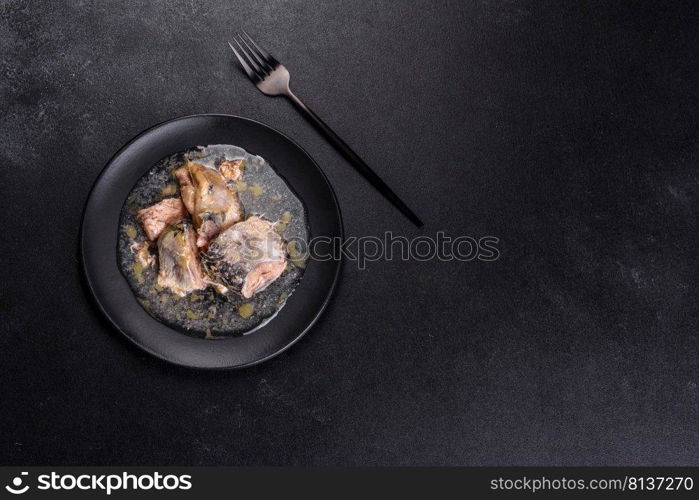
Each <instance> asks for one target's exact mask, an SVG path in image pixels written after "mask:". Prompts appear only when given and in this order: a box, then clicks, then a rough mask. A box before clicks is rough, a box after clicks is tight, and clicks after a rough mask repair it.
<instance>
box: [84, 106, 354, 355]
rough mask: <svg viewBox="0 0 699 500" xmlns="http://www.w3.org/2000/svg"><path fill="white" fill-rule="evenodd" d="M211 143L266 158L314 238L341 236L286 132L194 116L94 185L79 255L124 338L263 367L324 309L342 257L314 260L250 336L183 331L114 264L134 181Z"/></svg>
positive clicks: (150, 140) (336, 217)
mask: <svg viewBox="0 0 699 500" xmlns="http://www.w3.org/2000/svg"><path fill="white" fill-rule="evenodd" d="M208 144H234V145H236V146H240V147H242V148H244V149H246V150H247V151H248V152H250V153H252V154H257V155H260V156H262V157H263V158H265V159H266V160H267V161H268V162H269V163H270V164H271V165H272V167H273V168H275V169H276V171H277V172H278V173H279V174H280V175H281V176H282V177H283V178H284V179H286V181H287V183H288V184H289V185H290V186H291V188H292V189H293V190H294V191H295V192H296V194H297V195H298V196H299V198H300V199H301V200H302V201H303V202H304V204H305V205H306V209H307V217H308V225H309V229H310V234H309V236H310V238H315V237H319V236H325V237H330V238H335V237H342V234H343V230H342V218H341V216H340V209H339V206H338V204H337V199H336V197H335V193H334V192H333V189H332V187H331V186H330V184H329V183H328V180H327V178H326V177H325V175H324V174H323V172H322V171H321V170H320V168H319V167H318V165H317V164H316V163H315V162H314V161H313V160H312V159H311V157H310V156H309V155H308V154H307V153H306V152H305V151H304V150H303V149H301V147H300V146H299V145H298V144H296V143H295V142H294V141H292V140H291V139H289V138H288V137H287V136H285V135H284V134H282V133H280V132H278V131H277V130H274V129H273V128H271V127H268V126H266V125H263V124H261V123H259V122H256V121H254V120H249V119H247V118H240V117H237V116H230V115H195V116H187V117H183V118H177V119H174V120H171V121H168V122H165V123H161V124H159V125H156V126H155V127H153V128H150V129H148V130H146V131H145V132H143V133H141V134H140V135H138V136H137V137H136V138H134V139H133V140H132V141H131V142H129V143H128V144H127V145H126V146H124V147H123V148H122V149H121V150H120V151H119V152H118V153H117V154H116V155H115V156H114V157H113V158H112V159H111V161H110V162H109V163H108V164H107V166H106V167H105V168H104V170H103V171H102V173H101V174H100V175H99V177H98V178H97V181H95V185H94V186H93V188H92V191H91V192H90V196H89V198H88V200H87V204H86V206H85V213H84V215H83V221H82V231H81V233H82V234H81V250H82V252H81V253H82V261H83V267H84V270H85V274H86V276H87V282H88V285H89V287H90V290H91V291H92V293H93V294H94V296H95V298H96V300H97V303H98V304H99V306H100V308H101V309H102V311H103V312H104V314H105V315H106V316H107V317H108V318H109V320H110V321H111V322H112V323H113V324H114V326H115V327H116V328H117V329H118V330H119V331H121V332H122V333H123V334H124V335H126V337H128V338H129V339H131V340H132V341H133V342H134V343H136V344H137V345H138V346H140V347H141V348H143V349H145V350H146V351H148V352H150V353H152V354H154V355H155V356H158V357H160V358H162V359H164V360H167V361H170V362H172V363H176V364H178V365H184V366H190V367H196V368H241V367H244V366H250V365H253V364H256V363H260V362H262V361H265V360H267V359H270V358H271V357H273V356H275V355H277V354H279V353H280V352H282V351H284V350H285V349H287V348H288V347H289V346H291V345H292V344H293V343H294V342H296V341H297V340H298V339H299V338H301V336H303V334H304V333H306V331H308V329H309V328H310V327H311V326H312V325H313V323H315V321H316V320H317V319H318V317H319V316H320V314H321V313H322V312H323V310H324V309H325V306H326V305H327V303H328V301H329V300H330V296H331V294H332V292H333V289H334V288H335V284H336V283H337V279H338V275H339V270H340V261H339V260H327V261H320V260H312V259H311V260H309V261H308V264H307V267H306V271H305V272H304V275H303V278H302V279H301V282H300V284H299V285H298V287H297V288H296V290H295V291H294V293H293V294H292V295H291V297H289V299H288V301H287V303H286V305H285V306H284V307H283V308H282V309H281V310H280V311H279V313H278V314H277V315H276V316H275V317H274V318H273V319H272V320H271V321H270V322H268V323H267V324H266V325H264V326H263V327H261V328H258V329H257V330H255V331H254V332H252V333H250V334H249V335H244V336H240V337H232V338H226V339H215V340H206V339H201V338H194V337H189V336H187V335H184V334H182V333H179V332H177V331H175V330H173V329H171V328H169V327H168V326H166V325H164V324H163V323H160V322H159V321H157V320H156V319H154V318H153V317H151V316H150V315H149V314H148V313H147V312H146V311H145V310H143V308H142V307H141V306H140V305H139V303H138V302H137V301H136V298H135V296H134V294H133V292H132V291H131V288H130V287H129V284H128V282H127V281H126V279H125V278H124V276H123V275H122V274H121V272H120V271H119V268H118V264H117V233H118V226H119V216H120V212H121V209H122V206H123V204H124V201H125V200H126V197H127V196H128V194H129V192H130V191H131V189H132V188H133V186H134V185H135V184H136V181H137V180H138V179H139V178H140V177H141V176H142V175H143V174H144V173H145V172H146V171H147V170H148V169H150V168H151V167H152V166H153V165H154V164H155V163H157V162H158V161H160V160H161V159H163V158H165V157H166V156H169V155H172V154H174V153H178V152H181V151H186V150H188V149H191V148H193V147H196V146H205V145H208Z"/></svg>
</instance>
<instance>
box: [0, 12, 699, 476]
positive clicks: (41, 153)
mask: <svg viewBox="0 0 699 500" xmlns="http://www.w3.org/2000/svg"><path fill="white" fill-rule="evenodd" d="M0 13H1V22H0V51H1V52H2V63H1V64H2V65H1V68H0V69H1V74H2V78H1V79H0V106H1V108H2V113H1V114H0V135H1V137H2V146H1V148H0V161H1V163H2V167H1V172H2V186H3V188H2V196H3V210H2V212H1V213H2V215H1V216H0V217H1V219H0V222H1V223H2V228H3V233H4V235H3V238H2V252H1V253H0V255H2V262H3V264H4V266H3V268H4V276H3V281H2V283H3V285H2V288H1V291H0V313H1V314H2V321H1V328H2V332H0V374H1V377H2V393H1V394H2V401H1V404H0V416H1V421H2V426H0V463H3V464H29V463H42V464H45V463H46V464H47V463H50V464H68V463H86V464H106V463H120V464H121V463H140V464H170V463H172V464H475V465H485V464H520V465H536V464H585V465H604V464H619V465H631V464H692V465H698V464H699V462H698V461H697V446H698V445H699V436H698V435H697V432H698V431H697V417H698V414H697V413H698V412H697V408H698V405H699V388H698V384H699V374H698V369H699V364H698V363H699V361H698V360H699V356H698V355H697V354H699V353H698V341H697V330H698V328H697V327H698V321H699V319H698V315H697V300H696V299H697V286H696V285H697V284H696V277H697V254H696V247H697V240H698V238H697V227H696V221H697V192H698V190H699V186H698V185H699V179H698V178H697V168H696V165H697V160H698V153H699V151H698V145H699V140H698V137H697V109H699V107H697V89H698V88H699V85H698V83H699V82H698V81H697V66H696V56H697V48H698V47H697V45H698V42H697V38H696V29H695V28H696V26H697V21H698V20H697V11H696V7H695V6H693V5H692V3H690V2H687V3H686V4H682V3H675V2H673V3H672V6H670V5H667V6H666V5H665V3H664V2H663V3H659V2H639V3H637V4H636V6H635V7H633V8H632V7H628V6H626V5H625V4H622V3H607V2H601V3H596V2H584V3H582V2H581V3H580V4H578V5H576V4H574V3H568V2H538V1H522V2H511V1H503V2H489V1H473V2H410V3H408V2H405V3H402V2H401V3H400V4H399V3H397V2H388V1H373V0H372V1H364V0H361V1H356V2H342V3H340V2H322V1H298V2H282V1H278V2H260V1H252V0H246V1H240V2H238V1H209V2H193V1H156V2H134V3H130V2H106V1H104V2H59V1H57V2H43V3H42V4H41V5H40V4H39V2H26V1H7V0H5V1H2V2H0ZM239 27H245V28H246V29H247V30H248V31H249V32H250V33H252V34H254V35H255V36H256V37H257V38H259V39H260V40H261V41H262V42H263V43H264V44H265V45H267V46H268V48H269V49H270V50H272V51H273V53H274V54H275V55H276V56H277V57H278V58H279V59H280V60H282V61H284V62H285V63H286V64H287V66H288V67H289V69H290V70H291V73H292V84H293V87H294V88H295V90H296V91H297V93H298V94H299V95H300V96H301V97H303V98H306V100H307V103H308V104H309V105H310V106H311V107H312V108H314V109H315V110H316V111H317V112H318V113H319V114H320V115H321V116H322V117H323V118H325V119H326V121H327V122H328V123H329V124H330V125H331V126H333V127H334V128H335V129H336V131H337V132H338V133H339V134H340V135H341V136H342V137H343V138H345V139H346V140H347V142H348V143H350V144H351V145H354V146H355V147H356V149H357V151H358V152H359V153H360V154H361V155H362V156H363V157H364V158H365V159H366V160H367V161H368V162H369V163H370V164H371V165H373V166H374V167H375V168H376V170H377V171H379V172H380V173H381V174H382V175H383V176H384V177H385V179H386V180H387V181H388V183H389V184H390V185H391V186H393V187H394V188H395V189H396V191H398V193H399V194H401V195H402V196H403V197H404V199H405V200H406V201H407V202H408V203H409V204H410V205H411V206H413V207H414V208H415V209H416V211H417V212H418V214H419V215H421V216H422V218H423V219H424V220H425V221H426V223H427V226H426V227H425V229H424V230H423V231H422V232H421V233H419V232H418V231H417V230H415V229H414V228H412V227H411V226H410V225H409V223H408V222H407V221H405V220H404V219H402V218H401V216H400V215H398V214H397V213H396V212H395V211H394V210H393V209H392V208H391V207H390V206H389V205H388V204H387V203H386V202H385V201H384V200H383V199H382V198H381V197H380V196H379V195H378V194H376V193H375V192H374V191H372V190H371V189H369V188H368V187H367V185H366V184H365V182H364V181H363V180H362V179H361V178H360V177H359V176H358V175H357V174H356V173H355V172H354V171H353V170H352V169H351V168H349V167H348V166H347V164H346V163H345V162H344V161H343V160H342V159H341V158H340V157H339V156H338V155H337V154H336V153H335V152H334V151H333V150H332V149H331V147H330V146H329V145H328V144H327V143H325V142H324V141H323V140H322V139H320V138H319V136H318V135H317V134H316V132H315V131H314V130H312V129H311V128H310V126H309V125H307V124H306V123H305V122H304V120H303V119H302V118H301V117H300V116H299V115H298V114H297V113H295V112H294V110H293V109H292V108H291V106H290V105H289V104H288V103H286V102H284V101H281V100H275V99H269V98H266V97H263V96H262V95H261V94H259V93H258V92H257V91H256V90H254V88H253V87H252V86H251V85H250V84H249V82H247V81H246V80H245V79H244V77H243V76H242V75H241V74H240V73H239V72H238V71H237V70H236V68H235V67H234V66H233V65H232V58H231V54H230V53H229V49H228V48H227V45H226V43H225V42H226V39H227V38H229V37H230V35H231V34H232V33H233V32H234V30H235V29H237V28H239ZM204 112H220V113H232V114H239V115H242V116H248V117H251V118H254V119H257V120H260V121H262V122H265V123H268V124H270V125H272V126H274V127H276V128H278V129H279V130H281V131H283V132H285V133H287V134H289V135H290V136H291V137H293V138H294V139H295V140H297V141H298V142H299V143H300V144H301V145H302V146H303V147H304V148H306V149H307V150H308V151H309V153H310V154H311V155H312V156H313V157H314V158H315V159H316V161H317V162H318V163H319V164H320V165H321V167H322V168H323V170H324V171H325V172H326V174H327V175H328V177H329V178H330V180H331V182H332V183H333V185H334V186H335V188H336V190H337V192H338V196H339V199H340V203H341V206H342V210H343V215H344V219H345V225H346V230H347V233H348V234H350V235H365V234H375V235H376V234H381V233H382V232H383V231H385V230H387V229H391V230H393V231H394V232H396V233H401V234H405V235H408V236H413V235H416V234H434V233H435V232H436V231H438V230H445V231H447V232H448V233H450V234H453V235H456V234H468V235H472V236H476V237H478V236H484V235H495V236H498V237H499V238H500V239H501V242H500V245H499V248H500V251H501V257H500V259H499V260H498V261H496V262H492V263H483V262H472V263H466V264H463V263H455V262H451V263H444V262H434V261H432V262H397V261H394V262H388V263H387V262H380V263H372V264H370V265H369V267H368V270H366V271H358V270H357V269H356V268H355V267H354V266H351V265H347V266H345V267H344V270H343V274H342V280H341V283H340V287H339V290H338V292H337V294H336V296H335V299H334V300H333V302H332V304H331V306H330V307H329V309H328V311H327V313H326V314H325V316H324V317H323V319H322V320H321V322H320V323H319V324H318V326H317V327H316V328H314V329H313V331H312V332H311V333H310V334H309V335H307V336H306V337H305V338H304V339H303V341H301V342H300V343H299V344H298V345H296V346H295V347H294V348H292V349H291V350H289V351H288V352H287V353H285V354H284V355H282V356H281V357H279V358H277V359H275V360H274V361H272V362H270V363H267V364H265V365H263V366H260V367H257V368H254V369H250V370H246V371H244V372H240V373H197V372H191V371H186V370H181V369H177V368H174V367H171V366H168V365H165V364H163V363H161V362H159V361H156V360H155V359H153V358H151V357H149V356H147V355H145V354H144V353H141V352H140V351H138V350H137V349H135V348H132V347H131V346H130V345H129V344H127V342H126V341H125V340H124V339H122V338H121V337H120V336H119V335H118V334H117V333H115V332H114V331H113V330H112V329H111V328H110V327H109V325H108V324H107V323H106V321H105V320H103V319H102V318H101V316H100V315H99V313H98V312H97V310H96V309H95V308H94V307H93V305H92V304H91V303H90V301H89V300H88V297H87V295H86V291H85V289H84V288H83V286H82V285H81V281H80V270H79V266H78V260H77V254H76V248H77V238H78V229H79V224H80V217H81V211H82V207H83V203H84V201H85V199H86V197H87V193H88V191H89V188H90V186H91V184H92V182H93V181H94V179H95V177H96V176H97V174H98V172H99V171H100V169H101V168H102V166H103V165H104V164H105V162H106V161H107V160H108V159H109V157H110V156H111V155H112V154H113V153H114V152H115V151H116V150H117V149H118V148H119V147H120V146H121V145H122V144H124V143H125V142H126V141H128V140H129V139H130V138H131V137H132V136H134V135H135V134H136V133H138V132H139V131H141V130H143V129H144V128H146V127H149V126H150V125H152V124H154V123H157V122H160V121H163V120H166V119H169V118H171V117H175V116H179V115H186V114H191V113H204Z"/></svg>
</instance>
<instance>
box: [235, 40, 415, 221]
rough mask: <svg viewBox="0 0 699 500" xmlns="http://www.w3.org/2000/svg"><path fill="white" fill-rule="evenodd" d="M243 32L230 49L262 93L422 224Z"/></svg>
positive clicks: (412, 218)
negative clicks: (285, 104) (292, 109)
mask: <svg viewBox="0 0 699 500" xmlns="http://www.w3.org/2000/svg"><path fill="white" fill-rule="evenodd" d="M243 34H244V35H245V36H243V35H240V34H238V35H237V36H236V37H234V38H233V41H235V43H236V45H237V46H238V50H236V48H235V47H234V46H233V44H232V43H231V42H228V45H230V46H231V49H233V52H234V53H235V55H236V57H237V58H238V62H239V63H240V65H241V66H242V68H243V70H244V71H245V74H247V75H248V78H250V80H251V81H252V83H254V84H255V85H256V86H257V88H258V89H259V90H260V92H262V93H263V94H266V95H270V96H277V95H281V96H285V97H287V98H288V99H289V100H290V101H291V102H293V103H294V105H295V106H296V107H297V108H298V109H299V110H300V111H301V112H302V113H303V114H304V116H305V117H306V118H307V119H308V120H309V121H310V122H311V123H312V124H313V125H315V126H316V127H317V128H318V130H319V131H320V132H321V133H322V134H323V135H325V137H326V138H327V139H328V140H329V141H330V142H331V143H332V144H333V146H335V147H336V148H337V149H338V151H340V153H342V154H343V155H344V156H345V158H347V159H348V160H349V162H350V163H351V164H352V166H353V167H354V168H355V169H357V170H358V171H359V173H360V174H362V175H363V176H364V178H366V179H367V180H368V181H369V182H370V183H371V184H372V185H373V186H374V187H375V188H376V189H377V190H378V191H379V192H380V193H381V194H383V195H384V197H386V199H387V200H388V201H390V202H391V203H393V205H394V206H395V207H396V208H397V209H398V210H400V211H401V212H402V213H403V214H404V215H405V216H406V217H407V218H408V219H410V221H411V222H412V223H413V224H415V225H416V226H418V227H422V225H423V224H422V221H421V220H420V219H419V217H418V216H417V215H415V213H414V212H413V211H412V210H410V208H408V206H407V205H406V204H405V203H403V201H402V200H401V199H400V198H399V197H398V195H396V194H395V193H394V192H393V191H392V190H391V188H389V187H388V185H386V183H385V182H384V181H383V180H382V179H381V177H379V176H378V175H377V174H376V172H374V171H373V170H372V169H371V168H370V167H369V165H367V164H366V163H365V162H364V160H362V159H361V158H360V157H359V155H358V154H357V153H355V152H354V151H353V150H352V148H350V147H349V146H348V145H347V143H345V141H343V140H342V139H340V137H339V136H338V135H337V134H336V133H335V132H333V130H332V129H331V128H330V127H328V125H326V124H325V122H324V121H323V120H321V119H320V118H319V117H318V115H316V114H315V113H314V112H313V111H311V110H310V108H309V107H308V106H306V105H305V104H304V103H303V102H302V101H301V99H299V98H298V97H296V96H295V95H294V93H293V92H292V91H291V90H290V89H289V71H287V69H286V68H285V67H284V65H283V64H281V63H280V62H279V61H277V60H276V59H275V58H274V57H272V55H271V54H270V53H269V52H267V51H266V50H264V49H263V48H262V47H260V46H259V45H258V44H257V43H255V41H254V40H253V39H252V38H251V37H250V35H248V34H247V33H246V32H245V31H243Z"/></svg>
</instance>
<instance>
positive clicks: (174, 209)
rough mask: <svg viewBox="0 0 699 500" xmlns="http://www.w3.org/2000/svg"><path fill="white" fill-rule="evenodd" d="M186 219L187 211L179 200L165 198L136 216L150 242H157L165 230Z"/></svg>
mask: <svg viewBox="0 0 699 500" xmlns="http://www.w3.org/2000/svg"><path fill="white" fill-rule="evenodd" d="M185 217H187V210H185V206H184V204H183V203H182V200H180V199H179V198H165V199H164V200H162V201H160V202H158V203H156V204H155V205H151V206H150V207H147V208H143V209H141V210H139V211H138V213H137V214H136V219H138V221H139V222H140V223H141V226H143V230H144V231H145V232H146V236H147V237H148V239H149V240H150V241H155V240H157V239H158V236H160V233H162V232H163V229H165V228H166V227H168V226H170V225H172V224H174V223H175V222H177V221H179V220H182V219H184V218H185Z"/></svg>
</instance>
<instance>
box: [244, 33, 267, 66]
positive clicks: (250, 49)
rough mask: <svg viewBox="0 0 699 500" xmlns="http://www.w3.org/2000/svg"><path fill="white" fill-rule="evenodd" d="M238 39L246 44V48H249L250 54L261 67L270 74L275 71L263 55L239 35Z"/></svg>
mask: <svg viewBox="0 0 699 500" xmlns="http://www.w3.org/2000/svg"><path fill="white" fill-rule="evenodd" d="M238 37H239V38H240V40H241V41H242V42H243V43H244V44H245V46H246V47H247V48H248V53H249V54H252V56H253V57H254V58H255V59H256V60H257V62H258V63H260V65H261V66H262V67H263V68H264V69H265V70H267V71H268V72H271V71H274V67H272V66H271V65H270V64H269V63H268V62H267V61H265V60H264V59H263V57H262V56H261V54H259V53H258V52H257V51H256V50H255V49H254V48H252V47H251V46H250V44H249V43H248V42H247V40H245V38H243V37H242V36H241V35H240V34H238Z"/></svg>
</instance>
